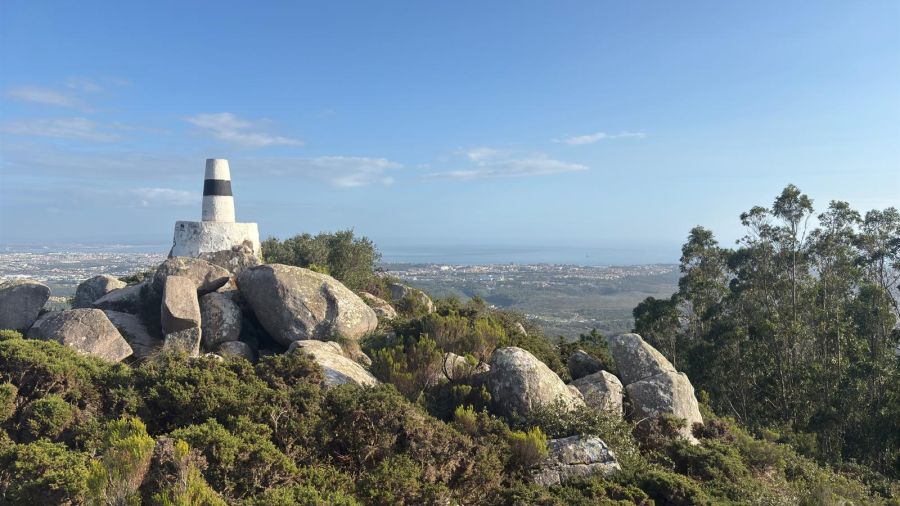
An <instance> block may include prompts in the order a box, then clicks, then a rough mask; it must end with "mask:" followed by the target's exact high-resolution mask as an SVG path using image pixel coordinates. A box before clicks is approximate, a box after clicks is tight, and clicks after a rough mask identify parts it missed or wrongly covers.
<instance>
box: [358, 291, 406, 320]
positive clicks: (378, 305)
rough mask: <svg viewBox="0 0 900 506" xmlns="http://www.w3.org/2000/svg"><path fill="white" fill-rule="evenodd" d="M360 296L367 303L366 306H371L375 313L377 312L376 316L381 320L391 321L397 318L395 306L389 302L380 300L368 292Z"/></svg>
mask: <svg viewBox="0 0 900 506" xmlns="http://www.w3.org/2000/svg"><path fill="white" fill-rule="evenodd" d="M359 296H360V297H361V298H362V300H364V301H365V302H366V304H368V305H369V307H371V308H372V310H373V311H375V315H376V316H378V317H379V318H382V319H385V320H388V321H390V320H393V319H394V318H396V317H397V310H396V309H394V306H391V304H390V303H389V302H388V301H386V300H384V299H380V298H378V297H376V296H374V295H372V294H371V293H367V292H361V293H360V294H359Z"/></svg>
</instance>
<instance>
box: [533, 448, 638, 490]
mask: <svg viewBox="0 0 900 506" xmlns="http://www.w3.org/2000/svg"><path fill="white" fill-rule="evenodd" d="M547 447H548V448H547V449H548V450H549V453H550V455H549V456H548V457H547V460H545V461H544V462H543V463H541V464H540V465H539V466H538V468H537V469H535V470H534V471H532V474H531V479H532V480H533V481H534V482H535V483H537V484H538V485H543V486H545V487H549V486H552V485H560V484H562V483H565V482H567V481H569V480H571V479H573V478H590V477H592V476H597V475H602V476H610V475H613V474H615V473H617V472H619V471H621V470H622V467H621V466H620V465H619V462H618V461H617V460H616V456H615V454H614V453H613V451H612V450H610V448H609V446H607V444H606V443H605V442H604V441H603V440H602V439H600V438H598V437H595V436H571V437H567V438H562V439H553V440H550V441H549V442H548V443H547Z"/></svg>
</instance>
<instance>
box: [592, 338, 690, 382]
mask: <svg viewBox="0 0 900 506" xmlns="http://www.w3.org/2000/svg"><path fill="white" fill-rule="evenodd" d="M607 342H608V343H609V351H610V352H612V356H613V359H614V360H615V361H616V367H618V369H619V376H620V377H621V379H622V383H623V384H625V385H630V384H631V383H634V382H635V381H639V380H642V379H644V378H649V377H650V376H656V375H657V374H662V373H664V372H675V366H673V365H672V363H671V362H669V360H668V359H667V358H666V357H664V356H663V355H662V353H660V352H658V351H656V348H654V347H653V346H650V345H649V344H647V342H646V341H644V340H643V339H642V338H641V336H639V335H637V334H620V335H617V336H612V337H609V338H607Z"/></svg>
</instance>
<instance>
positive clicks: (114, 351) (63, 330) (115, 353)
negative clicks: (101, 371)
mask: <svg viewBox="0 0 900 506" xmlns="http://www.w3.org/2000/svg"><path fill="white" fill-rule="evenodd" d="M39 334H40V336H39V338H40V339H43V340H45V341H56V342H58V343H60V344H64V345H66V346H69V347H71V348H74V349H75V350H76V351H78V352H79V353H82V354H85V355H93V356H95V357H99V358H102V359H105V360H109V361H111V362H120V361H122V360H123V359H125V358H127V357H129V356H130V355H131V354H132V350H131V346H129V345H128V342H127V341H125V339H124V338H123V337H122V335H121V334H119V331H118V330H116V327H115V326H114V325H113V324H112V322H110V321H109V318H107V317H106V314H104V313H103V311H100V310H99V309H70V310H68V311H60V312H58V313H54V314H52V315H50V316H48V317H47V318H46V319H45V320H44V321H43V322H41V326H40V331H39Z"/></svg>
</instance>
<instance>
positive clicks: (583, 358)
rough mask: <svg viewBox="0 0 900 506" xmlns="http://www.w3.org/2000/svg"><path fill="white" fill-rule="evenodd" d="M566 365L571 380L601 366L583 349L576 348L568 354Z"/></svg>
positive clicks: (591, 372) (592, 371) (590, 372)
mask: <svg viewBox="0 0 900 506" xmlns="http://www.w3.org/2000/svg"><path fill="white" fill-rule="evenodd" d="M566 366H568V368H569V374H571V375H572V379H573V380H576V379H578V378H582V377H584V376H587V375H588V374H594V373H595V372H597V371H599V370H600V369H602V368H603V365H602V364H601V363H600V361H599V360H597V359H596V358H594V357H592V356H590V355H588V353H587V352H586V351H584V350H576V351H575V353H573V354H571V355H569V359H568V360H567V361H566Z"/></svg>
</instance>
